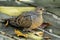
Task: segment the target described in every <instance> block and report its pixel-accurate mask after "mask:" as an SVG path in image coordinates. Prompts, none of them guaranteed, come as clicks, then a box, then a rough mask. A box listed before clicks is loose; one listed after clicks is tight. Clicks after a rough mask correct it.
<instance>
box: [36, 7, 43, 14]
mask: <svg viewBox="0 0 60 40" xmlns="http://www.w3.org/2000/svg"><path fill="white" fill-rule="evenodd" d="M43 11H44V8H43V7H37V8H36V12H37V13H40V14H42V13H43Z"/></svg>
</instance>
